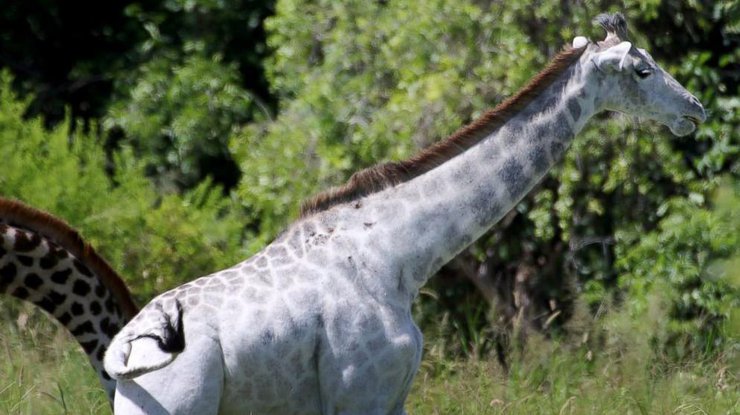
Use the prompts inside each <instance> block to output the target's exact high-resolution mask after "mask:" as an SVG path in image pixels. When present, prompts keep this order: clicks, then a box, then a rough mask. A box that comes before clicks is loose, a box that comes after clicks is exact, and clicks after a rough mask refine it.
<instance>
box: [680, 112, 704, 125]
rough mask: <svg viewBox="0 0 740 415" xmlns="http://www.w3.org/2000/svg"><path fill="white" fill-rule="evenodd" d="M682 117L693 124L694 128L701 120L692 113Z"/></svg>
mask: <svg viewBox="0 0 740 415" xmlns="http://www.w3.org/2000/svg"><path fill="white" fill-rule="evenodd" d="M683 118H685V119H686V120H688V121H689V122H691V123H692V124H694V128H696V127H697V126H698V125H699V124H701V123H702V120H700V119H699V118H698V117H694V116H693V115H684V116H683Z"/></svg>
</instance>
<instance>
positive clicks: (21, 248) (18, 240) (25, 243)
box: [13, 232, 41, 252]
mask: <svg viewBox="0 0 740 415" xmlns="http://www.w3.org/2000/svg"><path fill="white" fill-rule="evenodd" d="M40 244H41V236H39V234H37V233H34V234H32V235H31V237H30V238H29V237H28V234H26V233H25V232H16V236H15V243H14V244H13V249H14V250H15V251H16V252H30V251H33V250H34V249H36V247H37V246H39V245H40Z"/></svg>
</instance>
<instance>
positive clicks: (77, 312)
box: [69, 302, 85, 316]
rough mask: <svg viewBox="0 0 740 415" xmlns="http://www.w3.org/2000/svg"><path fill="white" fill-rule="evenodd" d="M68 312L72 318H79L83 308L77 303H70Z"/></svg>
mask: <svg viewBox="0 0 740 415" xmlns="http://www.w3.org/2000/svg"><path fill="white" fill-rule="evenodd" d="M69 311H71V312H72V315H73V316H81V315H82V314H84V313H85V308H84V307H83V306H82V304H80V303H78V302H74V303H72V306H71V307H70V308H69Z"/></svg>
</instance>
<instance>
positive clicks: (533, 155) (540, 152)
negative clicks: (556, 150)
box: [528, 145, 549, 174]
mask: <svg viewBox="0 0 740 415" xmlns="http://www.w3.org/2000/svg"><path fill="white" fill-rule="evenodd" d="M528 157H529V162H530V163H532V167H533V168H534V171H535V173H536V174H541V173H543V172H545V170H547V168H548V167H549V160H548V157H547V152H546V151H545V148H544V147H543V146H542V145H536V146H534V148H532V151H531V152H530V153H529V156H528Z"/></svg>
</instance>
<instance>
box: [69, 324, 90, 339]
mask: <svg viewBox="0 0 740 415" xmlns="http://www.w3.org/2000/svg"><path fill="white" fill-rule="evenodd" d="M69 331H70V332H71V333H72V335H74V336H75V337H79V336H82V335H83V334H86V333H91V334H95V327H93V325H92V323H91V322H90V321H85V322H83V323H80V324H79V325H78V326H77V327H75V328H73V329H70V330H69Z"/></svg>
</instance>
